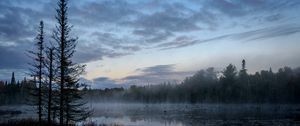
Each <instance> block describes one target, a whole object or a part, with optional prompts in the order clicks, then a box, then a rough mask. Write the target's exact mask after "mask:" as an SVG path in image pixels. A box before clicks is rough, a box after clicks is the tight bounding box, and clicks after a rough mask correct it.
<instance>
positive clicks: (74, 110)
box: [53, 0, 89, 125]
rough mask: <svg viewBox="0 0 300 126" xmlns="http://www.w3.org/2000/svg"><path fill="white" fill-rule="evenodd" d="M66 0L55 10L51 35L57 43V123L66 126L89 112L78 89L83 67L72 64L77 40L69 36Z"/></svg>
mask: <svg viewBox="0 0 300 126" xmlns="http://www.w3.org/2000/svg"><path fill="white" fill-rule="evenodd" d="M67 10H68V6H67V0H60V1H59V2H58V8H57V9H56V12H57V15H56V20H57V23H58V25H57V26H56V29H55V30H54V33H53V39H54V40H55V42H56V43H57V46H56V47H55V52H56V54H55V58H56V59H58V68H59V69H58V75H57V79H58V81H57V83H58V84H59V95H60V97H59V123H60V125H68V124H69V123H70V121H74V122H76V121H80V120H84V119H85V118H87V116H88V115H89V112H88V111H87V109H86V108H84V102H82V99H81V95H82V94H81V92H80V91H79V88H80V87H81V86H82V85H81V84H79V76H80V75H81V74H82V73H83V72H84V65H78V64H76V63H74V62H72V57H73V54H74V52H75V47H76V45H77V38H73V37H71V36H70V32H71V26H70V25H69V22H68V13H67Z"/></svg>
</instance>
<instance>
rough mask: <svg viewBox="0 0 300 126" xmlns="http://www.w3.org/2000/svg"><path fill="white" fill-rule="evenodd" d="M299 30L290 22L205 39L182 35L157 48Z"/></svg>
mask: <svg viewBox="0 0 300 126" xmlns="http://www.w3.org/2000/svg"><path fill="white" fill-rule="evenodd" d="M299 32H300V26H298V25H296V24H289V25H280V26H276V27H267V28H261V29H257V30H252V31H246V32H241V33H233V34H227V35H221V36H217V37H213V38H208V39H203V40H199V39H194V38H191V37H187V36H180V37H177V38H175V39H174V40H173V41H171V42H166V43H162V44H160V45H157V46H156V47H155V48H159V49H161V50H168V49H176V48H183V47H187V46H192V45H195V44H200V43H206V42H217V41H219V40H223V39H234V40H238V41H254V40H263V39H269V38H274V37H281V36H288V35H292V34H296V33H299Z"/></svg>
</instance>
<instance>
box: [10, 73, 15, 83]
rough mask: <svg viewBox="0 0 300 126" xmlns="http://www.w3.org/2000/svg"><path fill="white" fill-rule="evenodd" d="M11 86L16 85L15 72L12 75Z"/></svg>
mask: <svg viewBox="0 0 300 126" xmlns="http://www.w3.org/2000/svg"><path fill="white" fill-rule="evenodd" d="M10 84H13V85H15V84H16V79H15V72H12V74H11V81H10Z"/></svg>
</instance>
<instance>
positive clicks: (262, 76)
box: [0, 61, 300, 104]
mask: <svg viewBox="0 0 300 126" xmlns="http://www.w3.org/2000/svg"><path fill="white" fill-rule="evenodd" d="M32 82H33V81H28V80H23V81H21V83H17V84H10V83H8V84H5V83H3V82H2V83H0V87H2V88H0V89H1V92H6V91H7V92H10V93H7V94H6V93H3V94H2V96H1V97H2V98H4V99H6V100H4V101H5V102H3V103H5V104H22V103H24V101H22V100H11V99H23V98H24V97H26V96H27V95H20V93H25V94H26V92H24V91H26V87H32V86H33V84H32ZM299 84H300V68H296V69H291V68H290V67H284V68H280V69H279V70H278V72H273V71H272V69H271V68H270V69H269V70H261V71H260V72H256V73H254V74H248V73H247V69H246V66H245V61H243V62H242V69H241V70H239V71H238V70H237V69H236V67H235V66H234V65H232V64H230V65H228V66H227V67H226V68H225V69H224V70H223V71H221V72H217V71H215V70H214V68H212V67H211V68H208V69H206V70H200V71H198V72H197V73H195V74H194V75H193V76H191V77H186V79H185V80H183V81H182V83H180V84H172V83H168V82H166V83H162V84H158V85H148V86H136V85H132V86H131V87H130V88H128V89H124V88H111V89H88V88H83V90H81V92H83V93H85V95H84V97H85V98H86V99H90V100H92V101H98V102H117V101H122V102H143V103H163V102H172V103H284V104H288V103H291V104H296V103H300V100H299V96H300V92H299V90H300V85H299ZM4 94H6V95H4Z"/></svg>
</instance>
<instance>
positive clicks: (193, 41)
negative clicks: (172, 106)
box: [0, 0, 300, 88]
mask: <svg viewBox="0 0 300 126" xmlns="http://www.w3.org/2000/svg"><path fill="white" fill-rule="evenodd" d="M56 8H57V1H56V0H1V1H0V58H1V60H0V80H9V79H10V76H11V73H12V72H15V75H16V78H17V79H22V78H23V77H24V76H28V75H26V73H27V72H28V69H29V66H28V63H29V62H31V60H30V58H29V57H28V56H26V55H27V54H26V51H27V50H32V49H34V47H33V45H34V42H35V40H34V38H35V36H36V34H37V28H38V24H39V21H41V20H43V21H44V23H45V32H46V42H47V43H50V42H53V40H52V39H51V35H52V33H53V29H54V28H55V25H56V21H55V9H56ZM299 12H300V1H299V0H280V1H279V0H127V1H126V0H69V10H68V17H69V22H70V24H71V25H72V26H73V28H72V32H71V34H72V36H74V37H78V45H77V47H76V53H75V55H74V57H73V60H74V61H75V62H77V63H80V64H86V65H87V66H86V72H85V74H84V75H83V76H82V78H81V80H82V81H83V82H86V83H89V84H91V86H92V87H93V88H110V87H126V86H128V85H131V84H136V85H149V84H159V83H163V82H167V81H169V82H172V83H179V82H180V81H182V79H184V78H185V77H187V76H191V75H192V74H194V73H195V72H196V71H198V70H201V69H206V68H208V67H215V69H216V70H217V71H222V70H223V69H224V68H225V67H226V66H227V65H228V64H230V63H232V64H234V65H236V66H237V68H238V69H240V68H241V61H242V60H243V59H245V60H246V63H247V69H248V72H249V73H254V72H256V71H259V70H263V69H269V68H270V67H272V69H273V70H274V71H276V70H277V69H278V68H280V67H284V66H290V67H292V68H295V67H299V66H300V65H299V64H300V58H299V55H300V42H299V40H300V16H299Z"/></svg>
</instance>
